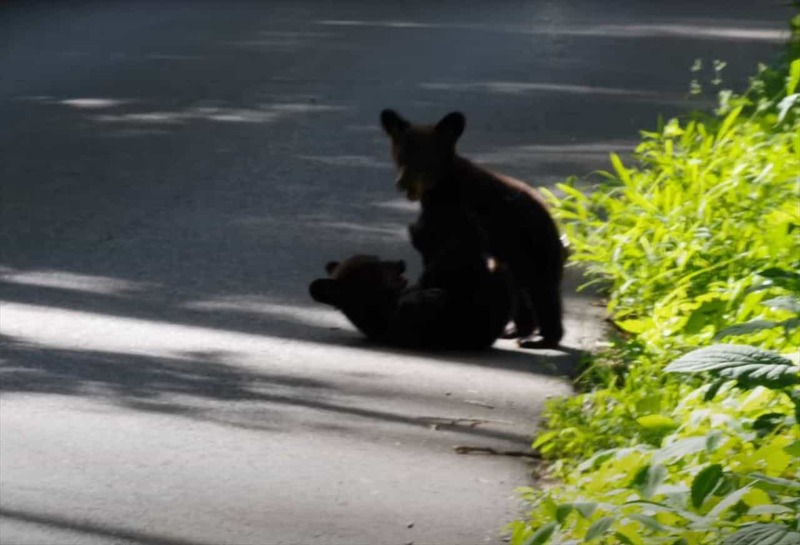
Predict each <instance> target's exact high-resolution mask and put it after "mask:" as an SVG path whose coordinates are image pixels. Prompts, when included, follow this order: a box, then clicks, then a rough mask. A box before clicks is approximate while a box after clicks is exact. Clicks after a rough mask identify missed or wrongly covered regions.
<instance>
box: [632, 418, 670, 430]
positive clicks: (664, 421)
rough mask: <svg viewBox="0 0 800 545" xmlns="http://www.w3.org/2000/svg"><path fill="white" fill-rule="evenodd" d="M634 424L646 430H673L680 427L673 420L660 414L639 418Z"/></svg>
mask: <svg viewBox="0 0 800 545" xmlns="http://www.w3.org/2000/svg"><path fill="white" fill-rule="evenodd" d="M636 422H637V423H638V424H639V425H640V426H641V427H643V428H645V429H648V430H673V429H675V428H677V427H678V426H679V425H680V424H678V422H676V421H675V420H673V419H671V418H668V417H666V416H663V415H660V414H648V415H647V416H640V417H639V418H637V419H636Z"/></svg>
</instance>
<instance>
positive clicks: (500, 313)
mask: <svg viewBox="0 0 800 545" xmlns="http://www.w3.org/2000/svg"><path fill="white" fill-rule="evenodd" d="M439 227H442V229H441V230H440V229H439ZM472 229H474V230H472ZM410 231H411V233H412V240H413V241H414V243H415V245H418V248H420V249H421V250H420V251H421V253H422V255H423V262H424V267H423V272H422V275H421V276H420V279H419V282H418V283H417V285H415V286H411V287H403V286H404V285H405V280H404V279H403V278H402V271H403V270H404V266H403V265H402V262H396V261H395V262H392V261H381V260H379V259H378V258H377V257H374V256H353V257H351V258H349V259H347V260H345V261H344V262H342V263H341V264H339V263H336V262H333V263H329V264H328V267H327V269H328V272H329V274H330V278H321V279H317V280H315V281H314V282H312V283H311V286H310V288H309V289H310V292H311V296H312V297H313V298H314V300H316V301H319V302H321V303H325V304H329V305H332V306H334V307H336V308H338V309H339V310H341V311H342V312H343V313H344V314H345V316H347V318H348V319H349V320H350V321H351V322H352V323H353V325H355V326H356V327H357V328H358V329H359V330H360V331H361V332H362V333H364V334H365V335H366V336H367V337H369V338H371V339H374V340H377V341H382V342H387V343H390V344H395V345H400V346H406V347H411V348H429V349H436V348H451V349H480V348H486V347H489V346H491V345H492V344H493V343H494V341H495V340H497V338H498V337H499V336H500V334H501V333H502V331H503V327H504V326H505V324H506V323H507V322H508V320H509V319H510V317H511V315H512V310H513V309H512V305H513V294H512V286H511V281H510V277H509V274H508V273H507V271H505V270H504V269H503V268H501V267H499V266H497V265H496V263H495V262H494V260H493V259H492V258H490V257H489V256H488V255H487V254H485V253H483V249H484V246H485V245H484V242H483V239H482V238H480V237H482V234H481V233H480V232H479V230H478V228H477V226H476V224H474V223H473V222H472V221H471V220H470V218H468V217H467V216H466V215H465V214H464V213H463V211H461V210H459V209H457V208H456V209H453V210H451V211H448V212H447V213H442V214H438V213H437V214H435V215H434V217H433V218H432V219H431V218H425V215H423V216H422V217H421V218H420V221H418V222H417V223H416V224H415V225H414V226H412V227H411V228H410ZM448 233H450V234H448ZM453 235H455V236H453Z"/></svg>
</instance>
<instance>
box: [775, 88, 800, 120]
mask: <svg viewBox="0 0 800 545" xmlns="http://www.w3.org/2000/svg"><path fill="white" fill-rule="evenodd" d="M798 98H800V95H799V94H794V95H788V96H785V97H783V99H781V101H780V102H779V103H778V123H781V122H782V121H783V120H784V118H785V117H786V114H788V113H789V111H791V109H792V107H793V106H794V105H795V104H796V103H797V99H798Z"/></svg>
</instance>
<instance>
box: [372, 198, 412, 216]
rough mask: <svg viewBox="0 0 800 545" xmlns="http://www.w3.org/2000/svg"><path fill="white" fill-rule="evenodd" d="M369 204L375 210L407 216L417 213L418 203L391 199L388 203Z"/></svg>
mask: <svg viewBox="0 0 800 545" xmlns="http://www.w3.org/2000/svg"><path fill="white" fill-rule="evenodd" d="M369 204H370V206H374V207H375V208H381V209H383V210H392V211H394V212H404V213H409V214H410V213H418V212H419V203H418V202H412V201H409V200H408V199H406V198H405V197H398V198H397V199H392V200H389V201H376V202H371V203H369Z"/></svg>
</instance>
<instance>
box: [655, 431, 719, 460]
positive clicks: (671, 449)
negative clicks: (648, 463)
mask: <svg viewBox="0 0 800 545" xmlns="http://www.w3.org/2000/svg"><path fill="white" fill-rule="evenodd" d="M707 445H708V442H707V439H706V437H704V436H699V437H686V438H685V439H680V440H678V441H675V442H673V443H669V444H667V445H666V446H663V447H661V448H660V449H658V450H657V451H656V452H655V453H654V454H653V458H652V459H653V462H666V461H668V460H670V459H672V458H683V457H684V456H689V455H690V454H694V453H696V452H700V451H702V450H705V449H706V448H707Z"/></svg>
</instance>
